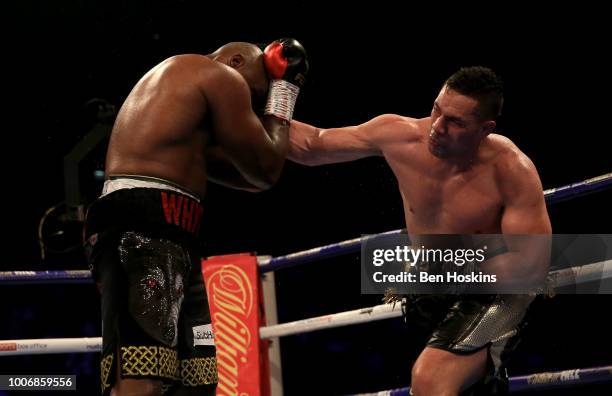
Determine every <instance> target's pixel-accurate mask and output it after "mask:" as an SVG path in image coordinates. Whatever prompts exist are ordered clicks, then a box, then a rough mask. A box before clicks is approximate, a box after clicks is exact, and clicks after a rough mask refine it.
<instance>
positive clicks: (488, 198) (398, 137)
mask: <svg viewBox="0 0 612 396" xmlns="http://www.w3.org/2000/svg"><path fill="white" fill-rule="evenodd" d="M502 105H503V89H502V83H501V80H500V79H499V77H498V76H497V75H496V74H495V73H494V72H493V71H492V70H490V69H488V68H485V67H479V66H476V67H467V68H462V69H460V70H458V71H457V72H456V73H454V74H453V75H451V76H450V77H449V78H448V79H447V80H446V81H445V82H444V84H443V86H442V88H441V90H440V92H439V94H438V96H437V98H436V99H435V100H434V103H433V106H432V109H431V113H430V114H429V115H426V116H424V117H417V118H413V117H406V116H402V115H397V114H383V115H380V116H377V117H375V118H373V119H371V120H368V121H365V122H363V123H362V124H359V125H353V126H347V127H342V128H318V127H316V126H313V125H308V124H305V123H302V122H298V121H296V120H294V121H292V122H291V132H290V135H291V136H290V137H291V146H290V149H289V157H288V158H289V159H291V160H293V161H295V162H298V163H301V164H304V165H310V166H313V165H323V164H331V163H338V162H346V161H353V160H357V159H360V158H365V157H370V156H379V157H383V158H384V159H385V160H386V162H387V163H388V164H389V167H390V168H391V170H392V171H393V173H394V174H395V177H396V178H397V182H398V187H399V192H400V194H401V198H402V202H403V205H404V216H405V224H406V228H407V229H408V232H409V234H410V235H411V239H413V238H412V236H413V235H427V234H459V235H477V234H503V235H511V234H519V235H534V234H539V235H550V234H551V232H552V230H551V225H550V220H549V218H548V213H547V210H546V204H545V202H544V194H543V191H542V184H541V182H540V178H539V175H538V171H537V169H536V167H535V166H534V164H533V163H532V161H531V160H530V159H529V158H528V157H527V156H526V155H525V154H524V153H523V152H522V151H521V150H520V149H519V148H518V147H517V146H516V145H515V144H514V143H513V142H512V141H511V140H510V139H508V138H507V137H505V136H503V135H501V134H499V133H496V125H497V123H496V119H497V117H498V116H499V115H500V114H501V110H502ZM549 253H550V252H548V253H547V252H545V251H543V250H532V249H530V248H529V246H527V245H521V246H511V249H509V251H508V252H507V253H504V254H499V255H497V256H495V257H493V258H491V259H490V260H487V261H486V262H485V263H483V265H482V269H483V270H484V271H488V272H489V273H492V274H497V275H498V278H499V279H500V280H501V281H503V282H507V283H508V285H510V286H511V285H512V283H513V282H519V283H520V282H529V283H535V284H537V283H538V282H540V281H541V280H542V279H545V278H546V275H547V273H548V259H547V257H545V256H546V255H547V254H549ZM449 297H454V298H455V299H456V298H457V297H456V296H449ZM482 298H484V301H482V300H481V298H480V297H479V298H476V299H470V298H469V297H468V296H462V297H460V299H459V300H455V301H453V300H452V299H450V300H447V299H445V298H443V299H442V301H435V299H433V300H431V299H427V298H426V296H420V297H419V298H418V300H419V304H410V301H409V303H408V304H407V306H406V309H407V310H409V311H410V310H414V309H416V310H421V311H424V312H426V313H427V314H428V315H430V316H432V319H433V320H434V321H433V323H435V324H436V327H434V333H433V334H432V338H431V340H430V342H429V344H428V345H426V346H425V348H424V349H423V351H422V352H421V354H420V355H419V357H418V358H417V360H416V362H415V364H414V365H413V367H412V383H411V386H412V391H413V393H414V394H415V395H417V396H422V395H457V394H460V393H461V392H465V391H468V389H471V388H472V387H474V386H478V385H479V384H483V383H484V382H486V381H487V378H488V376H489V375H490V374H493V375H500V373H499V372H496V370H492V368H493V369H499V368H500V367H501V365H499V364H497V363H496V362H494V360H495V358H496V356H500V357H501V355H504V356H503V357H504V358H505V357H506V356H505V355H506V354H504V353H500V354H496V355H494V354H493V353H490V352H494V351H495V350H497V349H499V348H500V347H502V346H503V347H504V348H502V349H505V350H506V351H508V350H509V348H508V346H509V345H510V341H511V337H510V334H511V333H512V332H514V331H515V330H516V329H517V328H518V327H519V326H520V322H521V321H522V317H523V316H524V313H525V310H526V308H527V306H528V305H529V304H528V301H529V297H528V296H527V297H524V298H521V297H518V298H516V299H514V298H512V297H507V298H506V297H505V296H503V295H502V296H499V297H498V296H490V298H485V297H482ZM438 303H440V304H438ZM428 304H431V306H427V305H428ZM419 305H420V307H419ZM494 322H496V323H498V324H502V326H500V327H499V329H497V331H494V330H495V327H494V326H492V325H491V323H494ZM470 334H471V336H469V335H470ZM468 336H469V337H468ZM497 340H499V342H497ZM504 340H505V341H504ZM504 342H505V344H504ZM491 362H492V363H493V364H491ZM498 388H499V387H498ZM494 391H499V392H503V391H504V389H497V390H493V389H492V388H491V389H489V390H487V391H485V394H492V393H493V392H494ZM487 392H490V393H487Z"/></svg>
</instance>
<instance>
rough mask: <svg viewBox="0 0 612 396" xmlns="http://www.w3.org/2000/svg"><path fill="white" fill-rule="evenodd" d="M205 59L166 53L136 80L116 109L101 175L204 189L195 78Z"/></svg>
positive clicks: (203, 118)
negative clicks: (138, 177)
mask: <svg viewBox="0 0 612 396" xmlns="http://www.w3.org/2000/svg"><path fill="white" fill-rule="evenodd" d="M210 62H213V61H211V60H209V59H207V58H206V57H204V56H200V55H181V56H176V57H172V58H169V59H167V60H165V61H164V62H162V63H160V64H159V65H157V66H156V67H155V68H153V69H152V70H150V71H149V72H148V73H147V74H146V75H145V76H144V77H143V78H142V79H141V80H140V81H139V82H138V83H137V84H136V86H135V87H134V88H133V90H132V92H131V93H130V95H129V97H128V98H127V100H126V101H125V103H124V104H123V106H122V107H121V110H120V111H119V114H118V115H117V120H116V122H115V125H114V128H113V133H112V136H111V140H110V144H109V148H108V153H107V157H106V174H107V175H113V174H128V175H129V174H134V175H143V176H152V177H158V178H162V179H166V180H170V181H172V182H174V183H177V184H179V185H181V186H183V187H185V188H186V189H188V190H191V191H194V192H195V193H197V194H199V195H200V196H203V195H204V193H205V188H206V166H205V165H206V164H205V158H204V152H205V150H206V146H207V144H208V142H209V141H210V136H211V134H210V130H211V128H210V127H209V126H208V125H207V124H208V123H209V122H210V121H209V120H208V117H207V108H206V100H205V97H204V95H203V93H202V91H201V89H200V88H199V87H200V86H201V85H200V84H199V80H200V79H202V78H205V71H206V68H207V67H208V66H209V63H210Z"/></svg>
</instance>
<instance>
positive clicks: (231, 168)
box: [205, 146, 262, 192]
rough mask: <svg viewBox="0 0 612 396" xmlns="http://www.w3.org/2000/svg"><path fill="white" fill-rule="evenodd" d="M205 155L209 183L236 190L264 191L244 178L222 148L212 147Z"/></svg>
mask: <svg viewBox="0 0 612 396" xmlns="http://www.w3.org/2000/svg"><path fill="white" fill-rule="evenodd" d="M205 154H206V173H207V176H208V180H209V181H211V182H213V183H216V184H219V185H221V186H224V187H228V188H233V189H235V190H244V191H248V192H260V191H262V189H261V188H258V187H256V186H254V185H253V184H251V183H249V182H248V181H247V180H246V179H245V178H244V176H243V175H242V174H241V173H240V172H239V171H238V169H237V168H236V166H235V165H234V163H233V162H232V160H231V159H230V158H229V156H228V155H227V154H226V153H225V151H223V149H222V148H221V147H219V146H213V147H210V148H208V149H207V150H206V153H205Z"/></svg>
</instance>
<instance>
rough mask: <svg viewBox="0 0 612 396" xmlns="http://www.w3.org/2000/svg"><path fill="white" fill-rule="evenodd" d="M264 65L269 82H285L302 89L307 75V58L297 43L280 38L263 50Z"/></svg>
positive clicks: (290, 39) (294, 40)
mask: <svg viewBox="0 0 612 396" xmlns="http://www.w3.org/2000/svg"><path fill="white" fill-rule="evenodd" d="M264 64H265V65H266V70H267V71H268V76H269V77H270V79H271V80H280V79H282V80H285V81H287V82H290V83H291V84H294V85H296V86H297V87H300V88H301V87H302V86H303V85H304V83H305V82H306V75H307V74H308V56H307V55H306V50H305V49H304V47H303V46H302V44H300V42H299V41H297V40H296V39H293V38H282V39H279V40H276V41H273V42H272V43H271V44H270V45H268V46H267V47H266V49H265V50H264Z"/></svg>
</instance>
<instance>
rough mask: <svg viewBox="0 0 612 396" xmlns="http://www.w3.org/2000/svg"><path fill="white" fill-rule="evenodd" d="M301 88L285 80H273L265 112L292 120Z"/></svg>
mask: <svg viewBox="0 0 612 396" xmlns="http://www.w3.org/2000/svg"><path fill="white" fill-rule="evenodd" d="M299 92H300V88H299V87H298V86H297V85H294V84H291V83H290V82H288V81H285V80H272V81H271V82H270V92H269V94H268V101H267V103H266V108H265V110H264V114H270V115H273V116H276V117H278V118H281V119H283V120H285V121H291V119H292V117H293V109H294V107H295V101H296V99H297V97H298V93H299Z"/></svg>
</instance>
